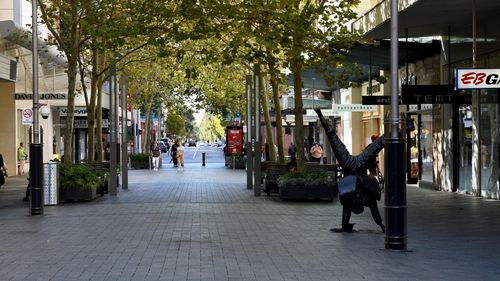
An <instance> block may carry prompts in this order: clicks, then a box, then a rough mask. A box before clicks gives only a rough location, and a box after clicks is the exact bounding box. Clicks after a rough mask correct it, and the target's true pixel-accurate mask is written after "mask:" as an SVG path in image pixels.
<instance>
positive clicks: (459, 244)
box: [0, 164, 500, 281]
mask: <svg viewBox="0 0 500 281" xmlns="http://www.w3.org/2000/svg"><path fill="white" fill-rule="evenodd" d="M129 178H130V179H129V180H130V183H129V189H128V190H121V189H120V191H119V193H118V196H116V197H111V196H109V195H105V196H104V197H99V196H98V198H97V200H95V201H93V202H79V203H64V204H59V205H57V206H50V207H45V209H44V215H42V216H30V215H29V205H28V203H26V202H23V201H22V200H21V198H22V197H23V195H24V191H25V187H26V179H25V178H22V177H9V178H7V184H6V185H4V186H2V187H1V188H0V249H1V251H0V280H2V281H3V280H53V281H56V280H57V281H71V280H75V281H76V280H96V281H97V280H120V281H122V280H186V281H187V280H214V281H222V280H307V281H309V280H314V281H320V280H325V281H326V280H355V281H358V280H380V281H382V280H384V281H385V280H394V281H396V280H397V281H399V280H426V281H429V280H464V281H465V280H498V278H499V276H500V267H499V266H498V256H499V254H498V253H500V243H499V242H498V241H499V237H500V223H499V221H500V220H499V217H500V202H499V201H492V200H485V199H481V198H476V197H471V196H465V195H460V194H453V193H443V192H438V191H433V190H426V189H418V188H416V187H408V248H409V250H410V251H409V252H391V251H387V250H383V248H384V238H385V236H384V234H383V233H381V232H380V230H379V227H378V226H377V225H375V223H374V222H373V221H372V218H371V216H370V212H369V211H367V210H365V212H364V213H362V214H361V215H353V216H352V218H351V222H353V223H356V225H355V229H356V230H357V231H356V232H354V233H351V234H348V233H332V232H330V231H329V229H330V228H331V227H334V226H339V224H340V219H341V210H342V207H341V205H340V203H339V202H338V201H334V202H333V203H332V202H327V201H324V202H323V201H320V202H317V201H316V202H290V201H287V202H282V201H280V200H279V199H278V198H277V197H273V196H271V197H267V196H266V195H265V193H263V194H262V196H261V197H255V196H254V195H253V194H254V193H253V191H252V190H247V189H246V183H245V181H246V175H245V171H244V170H231V169H228V168H227V167H224V164H208V165H207V166H206V167H202V166H201V165H200V164H196V165H195V164H189V165H187V166H186V168H185V171H184V172H178V171H177V170H176V169H173V168H172V167H171V165H164V167H163V168H162V169H160V170H159V171H158V172H154V171H152V170H131V171H130V174H129ZM379 209H380V211H381V213H382V214H383V212H384V209H383V202H379Z"/></svg>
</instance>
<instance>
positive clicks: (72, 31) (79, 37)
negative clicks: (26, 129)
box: [38, 0, 92, 162]
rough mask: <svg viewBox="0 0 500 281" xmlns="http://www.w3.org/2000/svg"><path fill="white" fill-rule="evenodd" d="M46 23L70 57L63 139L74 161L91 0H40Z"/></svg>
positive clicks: (67, 154) (54, 40)
mask: <svg viewBox="0 0 500 281" xmlns="http://www.w3.org/2000/svg"><path fill="white" fill-rule="evenodd" d="M38 6H39V7H40V11H41V18H42V21H43V23H44V24H45V25H46V26H47V28H48V29H49V31H50V33H51V34H52V36H53V37H52V39H51V43H53V44H55V45H57V47H58V48H59V50H61V51H62V52H63V53H64V55H65V56H66V58H67V60H68V64H67V67H68V68H67V76H68V105H67V109H68V113H67V117H66V136H65V138H64V159H65V161H67V162H72V161H73V121H74V109H75V96H76V91H75V88H76V77H77V72H78V59H79V52H80V47H81V45H82V44H84V43H85V41H86V40H87V37H85V36H84V34H83V33H82V32H81V31H82V26H85V25H86V23H85V21H86V20H87V19H88V18H87V12H88V11H89V10H90V9H91V8H92V3H91V2H90V1H83V0H71V1H57V0H47V1H42V0H38Z"/></svg>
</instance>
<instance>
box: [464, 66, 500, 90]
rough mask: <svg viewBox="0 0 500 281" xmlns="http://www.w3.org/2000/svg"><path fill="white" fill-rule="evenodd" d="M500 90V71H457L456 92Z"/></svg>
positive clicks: (473, 69) (468, 69)
mask: <svg viewBox="0 0 500 281" xmlns="http://www.w3.org/2000/svg"><path fill="white" fill-rule="evenodd" d="M498 88H500V69H481V68H456V69H455V90H471V89H498Z"/></svg>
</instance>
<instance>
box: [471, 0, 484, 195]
mask: <svg viewBox="0 0 500 281" xmlns="http://www.w3.org/2000/svg"><path fill="white" fill-rule="evenodd" d="M476 67H477V21H476V0H472V68H476ZM479 92H480V90H472V124H473V126H472V128H473V129H472V130H473V139H472V151H473V153H474V152H476V157H472V159H473V160H472V178H473V180H472V190H473V193H474V195H475V196H479V197H480V196H481V193H482V192H481V161H480V159H481V157H480V155H481V144H480V141H479V140H480V138H481V124H480V123H481V122H480V116H481V101H480V99H479ZM473 156H474V155H473Z"/></svg>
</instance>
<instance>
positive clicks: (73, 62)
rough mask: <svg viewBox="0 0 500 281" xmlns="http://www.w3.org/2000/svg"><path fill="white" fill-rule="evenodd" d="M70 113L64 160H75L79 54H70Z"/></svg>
mask: <svg viewBox="0 0 500 281" xmlns="http://www.w3.org/2000/svg"><path fill="white" fill-rule="evenodd" d="M67 57H68V108H67V109H68V115H67V117H66V136H65V138H64V161H65V162H68V163H72V162H73V140H74V132H73V122H74V119H75V116H74V115H75V85H76V75H77V72H78V61H77V57H78V56H77V55H76V54H71V55H68V56H67Z"/></svg>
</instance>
